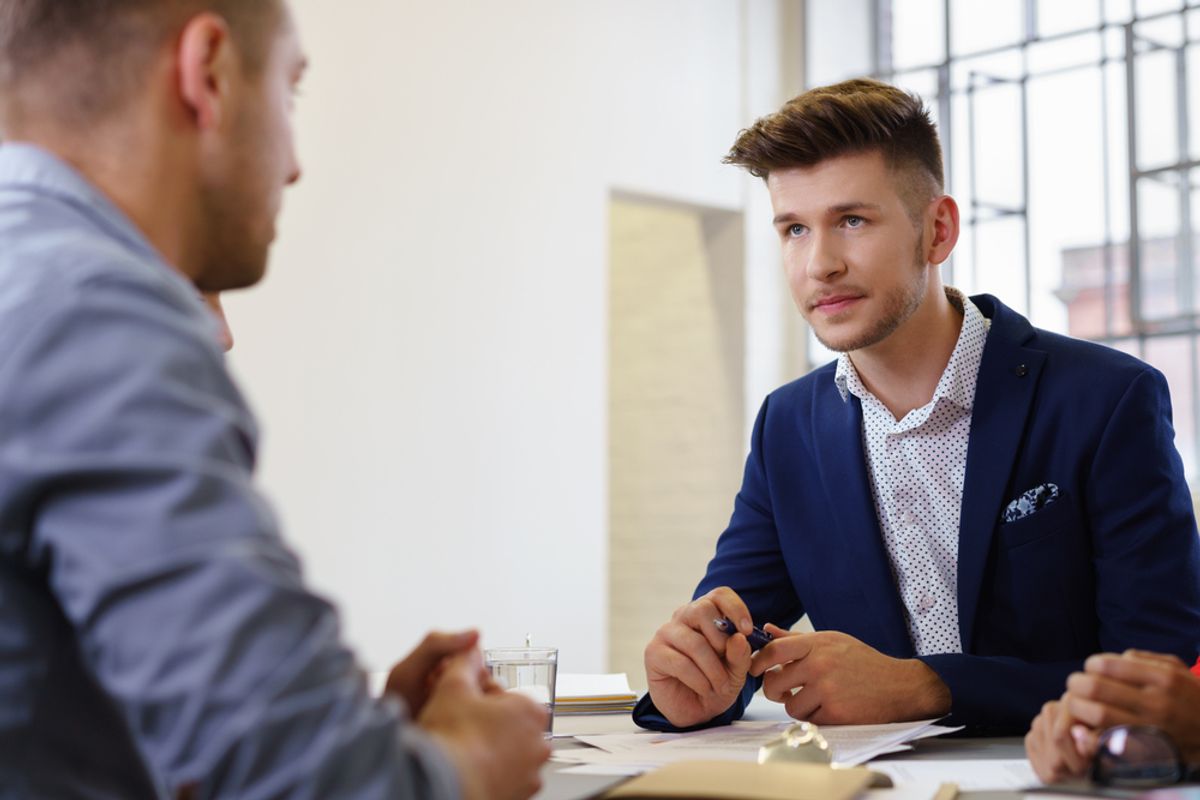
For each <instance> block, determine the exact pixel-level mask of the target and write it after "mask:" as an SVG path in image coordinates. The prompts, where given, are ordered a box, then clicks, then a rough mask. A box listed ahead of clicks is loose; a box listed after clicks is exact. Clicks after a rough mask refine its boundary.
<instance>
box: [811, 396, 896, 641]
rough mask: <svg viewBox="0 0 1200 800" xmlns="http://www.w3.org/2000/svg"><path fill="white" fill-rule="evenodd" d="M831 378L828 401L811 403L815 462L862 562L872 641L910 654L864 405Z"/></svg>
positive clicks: (846, 538) (851, 547)
mask: <svg viewBox="0 0 1200 800" xmlns="http://www.w3.org/2000/svg"><path fill="white" fill-rule="evenodd" d="M829 383H830V384H831V385H830V386H826V387H822V388H819V389H818V390H817V391H827V392H829V393H830V394H831V395H832V397H830V396H828V395H826V396H825V398H824V402H814V403H813V409H814V410H815V413H814V415H813V419H812V420H811V424H812V437H813V441H815V442H816V443H817V463H818V464H819V465H820V469H821V475H822V481H823V483H824V489H825V495H826V497H827V498H828V501H829V505H830V508H832V509H833V516H834V517H835V518H836V519H837V520H838V523H839V528H840V529H841V536H842V541H844V542H845V543H846V545H847V549H848V551H849V553H850V555H851V557H852V558H853V559H854V563H855V564H857V565H858V571H859V575H860V576H861V577H860V580H859V588H860V589H861V590H862V592H863V594H864V595H865V596H866V598H867V601H868V607H869V608H870V609H871V610H872V612H873V614H874V618H873V619H871V620H863V621H862V622H863V624H864V625H867V624H873V625H874V626H875V628H876V630H877V631H878V633H877V638H876V640H875V641H874V642H871V644H872V645H873V646H875V647H876V649H878V650H881V651H883V652H885V653H888V654H889V655H892V656H895V657H899V658H904V657H909V656H911V655H912V654H913V649H912V641H911V640H910V639H909V637H908V623H907V621H906V620H905V617H904V610H903V608H902V607H901V605H900V597H899V594H898V593H897V591H896V582H895V579H894V578H893V577H892V568H891V564H890V563H889V561H888V555H887V550H886V549H885V548H884V545H883V536H882V534H881V533H880V531H879V519H878V518H877V517H876V515H875V501H874V500H873V498H872V497H871V486H870V483H869V478H868V476H867V464H866V456H865V455H864V453H863V443H862V406H861V405H859V401H858V398H857V397H854V396H853V395H851V396H850V398H849V399H848V400H847V401H845V402H843V401H842V398H841V395H840V394H839V393H838V391H837V388H836V387H833V386H832V383H833V382H832V380H831V381H830V382H829Z"/></svg>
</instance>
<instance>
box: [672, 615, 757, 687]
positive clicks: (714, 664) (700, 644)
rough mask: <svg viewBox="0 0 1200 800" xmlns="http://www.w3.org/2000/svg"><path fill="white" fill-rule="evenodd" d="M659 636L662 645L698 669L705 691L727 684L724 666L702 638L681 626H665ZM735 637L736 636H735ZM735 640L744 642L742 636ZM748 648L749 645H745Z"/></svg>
mask: <svg viewBox="0 0 1200 800" xmlns="http://www.w3.org/2000/svg"><path fill="white" fill-rule="evenodd" d="M660 635H661V639H662V641H663V643H664V644H666V645H667V646H668V647H669V648H670V649H672V650H674V651H675V652H677V653H679V654H681V655H683V656H684V657H685V658H687V659H688V660H689V661H691V662H692V664H694V665H695V666H696V667H698V668H699V670H700V672H702V673H703V674H704V677H705V679H706V681H707V683H708V689H707V691H709V692H712V691H719V690H720V689H721V688H722V687H723V686H724V685H725V684H726V683H727V682H728V680H729V673H728V671H727V670H726V669H725V664H724V663H722V661H721V658H720V656H719V655H718V654H717V652H716V651H715V650H713V648H712V645H711V644H710V643H709V641H708V639H706V638H705V637H704V636H702V635H700V634H699V633H697V632H696V631H694V630H692V629H691V628H688V627H685V626H683V625H667V626H666V627H665V628H663V629H662V630H661V631H660ZM735 636H737V635H736V634H735ZM737 638H739V639H742V641H745V637H744V636H737ZM721 644H722V648H721V649H722V652H724V650H725V645H726V644H727V643H726V642H722V643H721ZM748 648H749V645H747V649H748ZM689 686H690V684H689Z"/></svg>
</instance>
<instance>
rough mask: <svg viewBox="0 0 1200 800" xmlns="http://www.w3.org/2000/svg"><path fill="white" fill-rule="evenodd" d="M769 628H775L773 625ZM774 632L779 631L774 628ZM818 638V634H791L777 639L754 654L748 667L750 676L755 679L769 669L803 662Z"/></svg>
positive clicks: (817, 642)
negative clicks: (794, 662)
mask: <svg viewBox="0 0 1200 800" xmlns="http://www.w3.org/2000/svg"><path fill="white" fill-rule="evenodd" d="M770 627H772V628H775V626H774V625H772V626H770ZM775 630H781V629H780V628H775ZM772 635H774V634H772ZM819 636H820V634H815V633H793V634H787V635H784V636H780V637H777V638H776V639H775V640H774V641H772V642H771V643H770V644H768V645H767V646H766V647H764V648H763V649H762V650H759V651H758V652H757V653H755V654H754V658H753V662H752V664H751V666H750V674H751V675H754V676H756V677H757V676H759V675H762V674H763V673H764V672H766V671H767V670H769V669H771V667H774V666H778V665H780V664H788V663H791V662H793V661H803V660H804V659H805V658H808V656H809V655H811V654H812V652H813V649H814V648H815V647H816V646H817V645H818V644H819V642H820V638H819Z"/></svg>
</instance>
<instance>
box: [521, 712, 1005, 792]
mask: <svg viewBox="0 0 1200 800" xmlns="http://www.w3.org/2000/svg"><path fill="white" fill-rule="evenodd" d="M772 705H775V704H772ZM760 709H761V707H760ZM755 710H758V709H755V706H751V711H750V712H748V713H747V715H746V718H747V719H754V718H758V719H762V718H764V717H766V718H773V717H774V716H775V714H774V713H771V711H770V710H768V711H766V712H765V713H764V712H763V711H761V710H759V713H754V711H755ZM636 730H638V728H637V726H636V725H634V724H633V722H632V721H631V720H630V718H629V717H628V716H627V715H624V714H620V715H596V716H578V717H559V718H558V719H556V720H555V721H554V732H555V734H556V735H557V736H558V737H561V738H556V739H555V740H554V749H555V750H560V749H569V748H572V747H582V746H583V745H580V744H577V743H576V742H575V741H574V740H573V739H570V738H565V737H569V736H579V735H584V734H598V733H632V732H634V731H636ZM1024 757H1025V747H1024V743H1023V742H1022V740H1021V739H1020V738H1019V737H1015V736H1014V737H1010V738H1001V739H924V740H921V741H920V742H917V743H916V749H915V750H913V751H912V752H909V753H903V754H896V755H890V756H884V757H883V759H887V760H913V759H917V760H931V759H941V760H947V759H976V758H1024ZM883 759H881V760H883ZM569 766H572V765H570V764H559V763H555V762H553V761H552V762H550V763H549V764H547V765H546V766H545V767H543V768H542V783H543V786H542V791H540V792H539V793H538V794H537V795H536V800H584V798H588V797H592V796H593V795H595V794H597V793H599V792H602V791H604V790H605V789H607V788H609V787H610V786H615V785H616V784H618V783H620V782H621V781H622V780H625V779H624V778H612V777H606V776H599V775H563V774H561V771H562V770H563V769H565V768H567V767H569ZM959 796H960V797H963V798H968V799H969V800H1014V799H1019V798H1021V797H1022V796H1023V795H1022V794H1021V793H1020V792H962V793H961V794H960V795H959Z"/></svg>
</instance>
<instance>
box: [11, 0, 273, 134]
mask: <svg viewBox="0 0 1200 800" xmlns="http://www.w3.org/2000/svg"><path fill="white" fill-rule="evenodd" d="M281 8H282V0H0V121H2V120H3V115H4V112H5V110H6V107H7V106H9V105H10V104H11V103H13V102H16V100H17V99H18V98H19V97H21V96H22V95H23V94H24V93H25V92H27V91H32V92H36V94H37V95H38V96H39V98H40V100H39V106H40V107H49V108H51V109H53V111H54V112H55V114H56V116H58V117H59V118H60V119H61V120H62V121H64V122H75V123H85V122H92V121H95V120H97V119H98V118H100V117H102V116H103V115H104V114H105V113H107V112H109V111H112V110H114V109H115V108H117V107H119V106H120V105H121V103H122V101H124V100H125V99H127V98H128V96H129V95H130V93H131V92H132V91H133V90H134V89H136V88H137V87H138V86H139V85H140V84H141V82H142V81H144V79H145V77H146V69H147V68H148V66H149V64H150V63H151V62H152V60H153V58H154V55H155V53H156V52H157V50H158V48H159V47H160V46H161V45H162V44H163V43H164V42H166V41H168V40H169V39H170V38H171V37H172V36H174V35H176V34H177V33H178V32H179V31H180V30H181V29H182V27H183V26H184V25H185V24H186V22H187V20H189V19H191V18H192V17H193V16H195V15H196V14H199V13H201V12H205V11H211V12H213V13H216V14H218V15H220V16H221V17H222V18H224V19H225V21H226V22H227V23H228V24H229V26H230V31H231V35H232V36H233V38H234V41H235V43H236V45H237V47H238V50H239V53H240V54H241V56H242V59H243V62H244V64H245V66H246V69H247V71H249V72H257V71H259V70H261V68H262V66H263V64H264V63H265V60H266V53H267V46H266V39H267V35H268V32H269V31H272V30H274V27H275V24H277V22H278V20H279V19H280V15H281ZM43 79H46V80H43ZM34 84H36V86H34ZM47 93H50V94H51V95H52V96H51V97H49V98H47V97H46V95H47Z"/></svg>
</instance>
